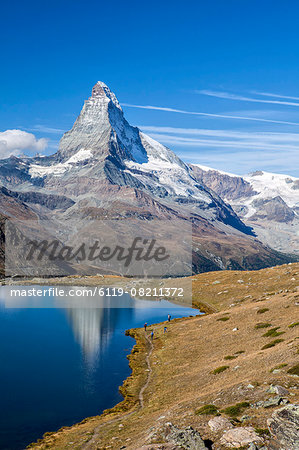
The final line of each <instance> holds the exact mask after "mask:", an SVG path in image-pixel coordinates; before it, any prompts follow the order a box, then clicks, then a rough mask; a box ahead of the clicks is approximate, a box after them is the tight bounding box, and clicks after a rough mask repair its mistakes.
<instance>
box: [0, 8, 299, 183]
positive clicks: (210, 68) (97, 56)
mask: <svg viewBox="0 0 299 450" xmlns="http://www.w3.org/2000/svg"><path fill="white" fill-rule="evenodd" d="M1 17H2V19H1V30H0V33H1V41H0V42H1V44H0V45H1V63H2V64H1V71H0V79H1V83H0V99H1V109H0V154H1V149H3V148H5V152H6V153H5V152H4V153H2V154H3V155H5V156H7V154H9V153H14V154H17V152H20V151H25V152H27V153H28V152H31V153H34V152H35V151H44V152H45V153H51V152H54V151H55V149H56V148H57V146H58V141H59V139H60V137H61V135H62V132H63V131H61V130H67V129H69V128H70V127H71V126H72V124H73V122H74V120H75V118H76V116H77V115H78V113H79V112H80V109H81V107H82V104H83V101H84V99H86V98H87V97H88V96H89V95H90V92H91V88H92V86H93V84H95V82H96V81H97V80H102V81H104V82H105V83H106V84H108V85H109V87H110V88H111V89H112V90H113V91H114V92H115V93H116V95H117V97H118V99H119V101H120V102H121V103H122V104H123V109H124V112H125V115H126V118H127V119H128V121H129V122H130V123H132V124H133V125H138V126H140V128H142V129H143V130H144V131H146V132H147V133H148V134H150V135H151V136H153V137H154V138H156V139H157V140H159V141H161V142H163V143H164V144H166V145H168V146H169V147H170V148H172V149H173V150H174V151H176V153H177V154H178V155H179V156H180V157H182V158H183V159H184V160H185V161H189V162H197V163H200V164H204V165H210V166H212V167H216V168H219V169H222V170H226V171H230V172H235V173H239V174H242V173H247V172H249V171H253V170H256V169H264V170H268V171H273V172H281V173H288V174H291V175H295V176H299V164H298V159H299V157H298V149H299V33H298V25H299V23H298V22H299V3H298V2H297V1H296V0H293V1H292V0H290V1H288V2H287V3H285V4H283V2H281V1H275V0H269V1H268V0H263V1H262V2H261V1H255V0H251V1H247V0H242V1H240V0H227V1H223V0H217V1H216V0H210V1H201V0H197V1H188V0H187V1H185V2H182V1H168V0H165V1H164V2H161V1H160V2H158V1H155V0H153V1H151V2H144V3H141V2H137V1H127V2H123V1H117V0H116V1H113V2H112V1H110V2H108V1H107V0H106V1H105V2H102V1H88V0H87V1H81V0H72V1H69V0H60V1H56V0H53V1H44V2H36V1H31V0H28V1H26V2H21V1H11V2H10V3H9V2H5V3H4V2H2V6H1ZM125 105H131V106H125ZM132 105H133V106H132ZM136 106H141V108H140V107H136ZM145 106H147V108H144V107H145ZM148 106H154V107H155V108H148ZM159 108H160V109H159ZM191 113H192V114H191ZM194 113H196V114H194ZM198 113H200V114H198ZM12 129H17V130H22V131H23V132H27V133H32V134H34V136H31V137H30V138H29V137H28V136H27V135H26V134H25V133H23V134H20V133H19V134H18V135H17V136H16V135H15V134H11V133H10V134H8V133H7V132H6V130H12ZM5 133H6V134H5ZM16 138H17V139H16ZM44 138H46V139H47V140H48V141H47V142H46V141H44V140H42V141H40V139H44ZM22 139H23V141H22ZM3 141H5V142H4V144H3ZM1 142H2V144H3V145H5V147H3V145H2V147H1Z"/></svg>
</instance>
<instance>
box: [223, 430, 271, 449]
mask: <svg viewBox="0 0 299 450" xmlns="http://www.w3.org/2000/svg"><path fill="white" fill-rule="evenodd" d="M220 443H221V444H222V445H224V446H225V447H229V448H240V447H244V446H245V445H250V444H262V443H263V439H262V438H261V437H260V436H258V435H257V434H256V432H255V431H254V429H253V428H252V427H237V428H233V429H232V430H228V431H227V432H226V433H224V434H223V436H222V438H221V439H220Z"/></svg>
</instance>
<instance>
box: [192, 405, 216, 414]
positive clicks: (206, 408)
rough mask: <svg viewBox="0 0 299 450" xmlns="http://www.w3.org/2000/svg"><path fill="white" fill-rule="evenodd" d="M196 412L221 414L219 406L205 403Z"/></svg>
mask: <svg viewBox="0 0 299 450" xmlns="http://www.w3.org/2000/svg"><path fill="white" fill-rule="evenodd" d="M195 414H199V415H213V416H217V415H219V412H218V408H217V407H216V406H215V405H204V406H202V407H201V408H199V409H198V410H197V411H196V412H195Z"/></svg>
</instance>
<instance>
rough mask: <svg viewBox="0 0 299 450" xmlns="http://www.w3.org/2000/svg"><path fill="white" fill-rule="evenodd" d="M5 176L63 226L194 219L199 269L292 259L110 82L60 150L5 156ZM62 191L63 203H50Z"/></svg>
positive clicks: (0, 174)
mask: <svg viewBox="0 0 299 450" xmlns="http://www.w3.org/2000/svg"><path fill="white" fill-rule="evenodd" d="M198 170H200V169H199V168H198ZM201 172H203V171H201ZM219 176H221V177H227V178H228V180H231V179H234V180H235V181H236V183H239V184H240V186H241V188H242V189H243V193H244V195H245V194H246V193H247V195H248V196H250V195H251V194H252V192H251V191H252V188H251V186H250V184H249V183H248V182H247V181H245V180H242V181H240V180H239V178H238V177H237V176H236V177H234V178H232V177H230V176H228V175H221V174H219ZM0 183H2V185H3V186H4V187H5V188H6V189H7V192H10V193H11V195H12V196H14V197H16V198H22V199H23V200H24V202H25V203H26V204H27V203H28V205H29V207H30V208H32V209H33V210H34V211H35V212H36V214H37V215H38V216H39V217H42V218H49V219H50V222H51V223H52V220H53V221H54V222H55V223H59V224H60V225H61V227H62V229H63V227H64V226H66V225H65V223H66V222H67V223H68V232H69V233H72V230H75V229H76V230H77V227H78V223H79V222H78V219H79V220H80V219H86V218H90V219H91V220H93V219H96V220H98V219H99V220H101V219H103V218H104V219H107V218H109V219H111V220H123V219H127V218H128V219H130V218H132V217H133V218H137V219H138V220H141V223H147V222H149V223H150V221H151V220H153V219H158V220H160V221H161V222H159V224H160V226H161V227H165V228H166V229H167V227H168V222H167V221H168V220H171V219H175V220H180V221H181V223H182V224H183V223H184V224H185V223H187V222H186V221H190V222H192V239H193V248H194V252H193V256H194V258H193V267H194V270H195V271H207V270H222V269H224V268H227V269H254V268H255V269H258V268H262V267H266V266H271V265H273V264H279V263H284V262H288V261H289V260H290V259H289V257H288V256H285V255H282V254H278V253H277V252H275V251H273V250H272V249H271V248H268V247H266V246H264V245H263V244H262V243H261V242H259V241H258V240H257V239H256V237H255V235H254V234H253V233H252V229H251V228H250V227H248V226H246V224H244V223H243V221H242V220H241V219H240V218H239V216H238V215H237V214H236V213H235V212H234V210H233V209H232V208H231V206H230V205H228V204H227V203H225V202H224V201H223V200H222V199H221V197H220V196H218V195H217V193H215V192H214V190H213V188H212V189H211V188H210V187H209V186H208V185H207V184H208V183H207V184H205V182H204V181H202V180H201V179H200V177H198V176H197V174H196V173H195V170H193V169H192V167H190V166H189V165H187V164H185V163H184V162H183V161H182V160H181V159H180V158H179V157H178V156H177V155H175V153H173V152H172V151H171V150H170V149H169V148H167V147H165V146H164V145H162V144H160V143H159V142H157V141H155V140H154V139H152V138H151V137H149V136H147V135H146V134H144V133H142V132H141V131H140V130H139V129H138V128H137V127H133V126H131V125H130V124H129V123H128V122H127V120H126V119H125V117H124V113H123V111H122V108H121V106H120V104H119V102H118V100H117V98H116V96H115V95H114V94H113V92H112V91H111V90H110V89H109V88H108V86H107V85H106V84H105V83H103V82H98V83H96V85H95V86H94V87H93V89H92V95H91V97H90V98H88V99H87V100H86V101H85V102H84V105H83V108H82V110H81V112H80V114H79V116H78V118H77V120H76V121H75V123H74V125H73V127H72V128H71V130H69V131H68V132H66V133H65V134H64V135H63V137H62V139H61V141H60V145H59V149H58V151H57V152H56V153H55V154H53V155H50V156H46V157H34V158H29V157H28V158H16V157H14V158H8V159H6V160H0ZM248 186H249V188H248ZM229 190H230V193H231V195H233V194H235V192H236V189H235V188H234V187H233V188H231V187H230V189H229ZM58 197H59V199H58ZM62 198H63V205H62V206H63V207H60V208H58V207H52V209H51V208H50V206H51V205H54V204H55V205H56V204H61V202H62ZM58 200H59V201H58ZM270 206H271V205H270ZM279 207H280V208H281V205H279ZM267 208H268V209H269V205H268V206H267ZM127 223H128V224H129V221H128V222H127ZM76 232H78V230H77V231H76ZM71 238H74V239H75V235H74V236H73V237H71V236H70V239H71Z"/></svg>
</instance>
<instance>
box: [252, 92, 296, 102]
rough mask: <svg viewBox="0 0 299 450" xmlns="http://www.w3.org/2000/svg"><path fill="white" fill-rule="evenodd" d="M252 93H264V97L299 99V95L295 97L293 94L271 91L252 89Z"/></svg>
mask: <svg viewBox="0 0 299 450" xmlns="http://www.w3.org/2000/svg"><path fill="white" fill-rule="evenodd" d="M252 94H257V95H262V96H264V97H273V98H287V99H289V100H299V97H293V96H291V95H280V94H272V93H271V92H259V91H252Z"/></svg>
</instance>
